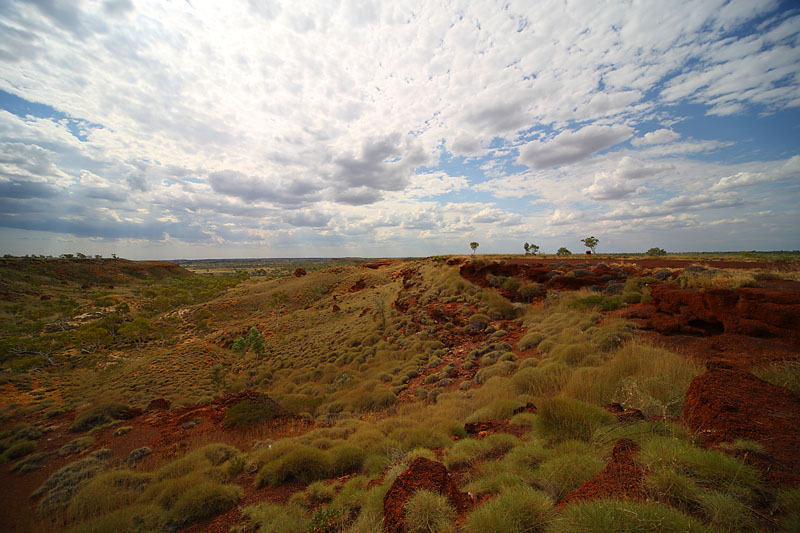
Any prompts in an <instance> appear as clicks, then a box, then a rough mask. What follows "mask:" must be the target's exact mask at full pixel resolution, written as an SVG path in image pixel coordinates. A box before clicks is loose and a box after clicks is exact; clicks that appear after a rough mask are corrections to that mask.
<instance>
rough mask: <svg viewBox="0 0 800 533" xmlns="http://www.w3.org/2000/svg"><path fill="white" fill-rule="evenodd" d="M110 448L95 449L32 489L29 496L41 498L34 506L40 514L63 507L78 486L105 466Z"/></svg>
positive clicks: (43, 514) (47, 513) (44, 514)
mask: <svg viewBox="0 0 800 533" xmlns="http://www.w3.org/2000/svg"><path fill="white" fill-rule="evenodd" d="M110 455H111V450H107V449H102V450H97V451H94V452H92V453H90V454H89V455H87V456H86V457H84V458H83V459H79V460H77V461H73V462H72V463H70V464H68V465H66V466H65V467H63V468H61V469H60V470H57V471H56V472H53V474H52V475H51V476H50V477H49V478H48V479H47V481H45V482H44V483H42V485H41V486H40V487H39V488H38V489H36V490H35V491H33V493H32V494H31V497H33V498H41V500H39V504H38V505H37V506H36V512H37V513H38V514H39V515H40V516H47V515H49V514H51V513H53V512H55V511H58V510H60V509H63V508H65V507H66V506H67V504H69V501H70V499H71V498H72V496H73V495H74V494H75V493H76V492H78V490H80V488H81V487H82V486H83V485H84V484H85V483H86V482H88V481H89V480H90V479H92V478H93V477H94V476H96V475H97V474H99V473H100V472H101V471H102V470H103V469H105V466H106V459H107V458H108V457H109V456H110Z"/></svg>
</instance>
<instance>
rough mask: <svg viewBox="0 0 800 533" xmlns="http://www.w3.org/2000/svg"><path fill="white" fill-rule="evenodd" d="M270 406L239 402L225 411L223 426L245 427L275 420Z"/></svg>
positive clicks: (259, 403)
mask: <svg viewBox="0 0 800 533" xmlns="http://www.w3.org/2000/svg"><path fill="white" fill-rule="evenodd" d="M276 414H277V413H276V412H275V409H274V407H273V406H272V405H270V404H266V403H263V402H252V401H244V402H239V403H237V404H235V405H233V406H231V407H230V408H228V410H227V411H225V418H224V420H223V421H222V422H223V424H225V425H226V426H229V427H237V428H241V427H247V426H254V425H256V424H262V423H264V422H268V421H270V420H272V419H273V418H275V415H276Z"/></svg>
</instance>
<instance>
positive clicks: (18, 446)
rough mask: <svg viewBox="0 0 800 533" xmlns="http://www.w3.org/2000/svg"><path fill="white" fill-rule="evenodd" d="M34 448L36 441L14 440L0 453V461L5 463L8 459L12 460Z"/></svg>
mask: <svg viewBox="0 0 800 533" xmlns="http://www.w3.org/2000/svg"><path fill="white" fill-rule="evenodd" d="M35 449H36V442H34V441H32V440H22V441H19V442H15V443H14V444H12V445H11V446H9V447H8V449H6V451H4V452H3V455H0V463H2V464H5V463H7V462H9V461H14V460H16V459H19V458H20V457H24V456H26V455H28V454H29V453H31V452H32V451H33V450H35Z"/></svg>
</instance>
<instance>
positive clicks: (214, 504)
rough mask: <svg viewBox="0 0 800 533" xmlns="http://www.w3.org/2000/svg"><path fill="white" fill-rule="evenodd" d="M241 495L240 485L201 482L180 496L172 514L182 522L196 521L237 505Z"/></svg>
mask: <svg viewBox="0 0 800 533" xmlns="http://www.w3.org/2000/svg"><path fill="white" fill-rule="evenodd" d="M241 495H242V488H241V487H239V486H238V485H221V484H219V483H213V482H210V481H208V482H205V483H201V484H200V485H196V486H194V487H191V488H190V489H189V490H187V491H186V492H185V493H184V494H183V495H181V496H180V498H178V500H177V501H176V502H175V505H174V506H173V508H172V516H173V518H174V519H175V520H176V521H177V522H179V523H181V524H187V523H190V522H194V521H196V520H200V519H201V518H205V517H207V516H212V515H215V514H219V513H223V512H225V511H227V510H228V509H230V508H232V507H233V506H234V505H236V502H237V501H239V498H240V497H241Z"/></svg>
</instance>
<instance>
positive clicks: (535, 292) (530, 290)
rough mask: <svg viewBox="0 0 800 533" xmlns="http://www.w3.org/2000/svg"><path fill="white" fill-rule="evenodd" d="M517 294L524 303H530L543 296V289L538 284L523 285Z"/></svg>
mask: <svg viewBox="0 0 800 533" xmlns="http://www.w3.org/2000/svg"><path fill="white" fill-rule="evenodd" d="M517 294H519V296H520V298H522V299H523V300H524V301H526V302H530V301H532V300H533V299H534V298H538V297H539V296H541V295H542V287H541V285H539V284H538V283H523V284H522V286H521V287H520V288H519V290H517Z"/></svg>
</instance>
